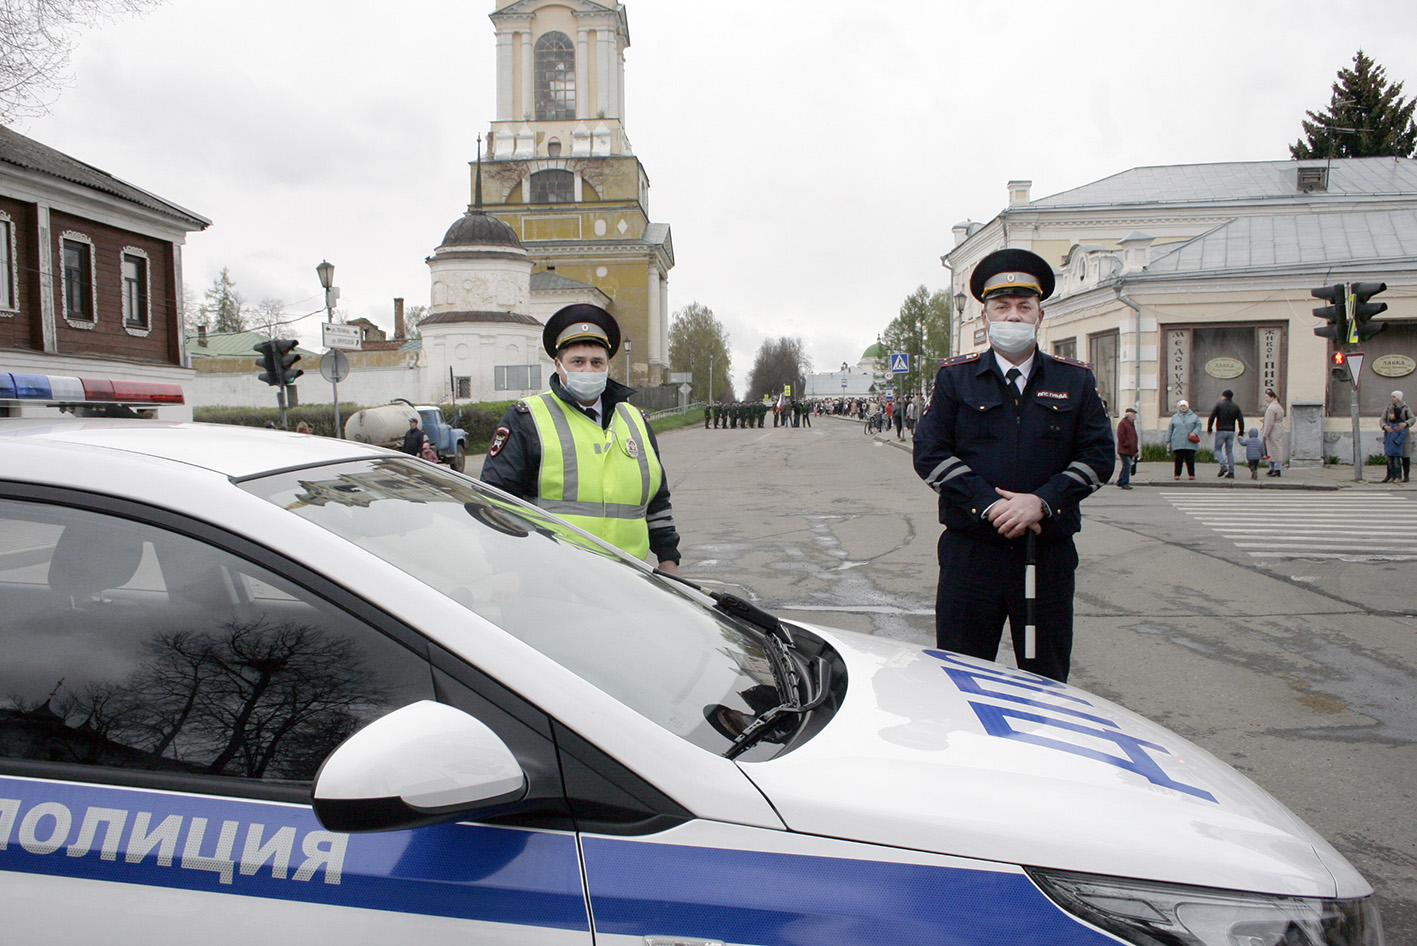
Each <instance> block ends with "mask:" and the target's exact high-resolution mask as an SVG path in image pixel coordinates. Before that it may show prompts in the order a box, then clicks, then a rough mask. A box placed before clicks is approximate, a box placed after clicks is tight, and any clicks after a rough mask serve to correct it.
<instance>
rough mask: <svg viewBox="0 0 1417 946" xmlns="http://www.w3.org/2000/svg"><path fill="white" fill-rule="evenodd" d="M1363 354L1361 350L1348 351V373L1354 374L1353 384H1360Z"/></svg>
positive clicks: (1355, 385)
mask: <svg viewBox="0 0 1417 946" xmlns="http://www.w3.org/2000/svg"><path fill="white" fill-rule="evenodd" d="M1363 355H1364V353H1363V352H1361V351H1350V352H1349V353H1348V373H1349V374H1351V375H1352V376H1353V386H1354V387H1355V388H1356V387H1357V386H1358V375H1359V373H1361V372H1362V370H1363Z"/></svg>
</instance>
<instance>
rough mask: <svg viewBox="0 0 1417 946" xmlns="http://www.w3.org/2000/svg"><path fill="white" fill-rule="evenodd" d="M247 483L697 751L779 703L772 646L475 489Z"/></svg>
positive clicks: (451, 481)
mask: <svg viewBox="0 0 1417 946" xmlns="http://www.w3.org/2000/svg"><path fill="white" fill-rule="evenodd" d="M241 485H242V487H243V488H244V489H246V490H248V491H250V492H251V493H253V494H255V495H258V496H261V497H262V498H264V499H267V500H269V501H270V502H273V503H275V504H277V505H279V506H281V507H283V508H285V509H287V510H289V511H290V512H292V513H294V514H295V515H297V516H300V517H301V518H303V519H308V520H309V521H310V522H313V523H315V524H316V525H318V526H320V527H322V528H324V529H328V530H329V531H330V532H332V533H334V534H335V535H338V536H340V537H341V538H343V539H346V540H348V541H349V542H351V543H353V544H355V545H357V546H359V547H360V548H362V549H365V550H366V551H368V552H370V553H372V554H374V555H377V556H378V557H379V558H381V559H383V560H384V561H386V562H388V563H389V564H391V565H393V566H394V567H396V568H398V569H400V570H402V571H404V572H407V573H408V574H410V575H412V576H414V577H415V578H417V579H418V580H420V581H422V582H424V583H425V584H427V585H429V586H430V587H432V588H434V589H435V590H437V591H439V592H441V593H442V594H445V595H447V596H448V597H450V598H452V599H453V600H455V601H457V602H458V603H459V604H461V605H463V606H464V607H466V608H467V609H468V610H470V611H474V612H476V613H477V614H479V615H481V616H482V617H484V618H486V619H487V620H488V621H490V622H492V623H493V624H496V625H497V626H499V627H501V628H503V629H504V630H506V631H507V632H508V633H509V634H512V635H513V636H515V637H517V638H518V639H520V640H522V641H524V642H526V643H527V644H529V645H531V646H532V647H534V648H536V649H537V650H539V651H540V652H541V653H543V654H545V655H546V656H548V657H550V658H551V659H552V660H555V661H556V662H557V663H559V664H561V665H562V666H563V667H565V668H567V669H568V670H571V671H573V672H574V673H576V674H578V675H579V676H581V677H582V678H584V679H586V680H588V681H589V682H591V683H592V684H594V685H595V686H597V687H599V688H600V689H601V690H604V691H605V692H606V693H608V694H610V695H611V696H613V697H615V698H616V699H617V700H619V701H620V702H622V703H624V704H625V705H627V706H629V707H631V708H632V709H634V710H635V711H637V712H639V713H640V714H642V715H644V716H645V717H647V718H649V719H651V720H653V721H654V722H656V723H658V724H659V725H660V726H663V727H664V728H665V729H668V730H669V731H670V732H673V733H675V734H677V735H679V736H682V737H683V738H685V739H687V740H689V741H691V742H693V743H694V744H695V745H699V746H702V747H704V748H706V749H710V750H711V751H715V752H722V751H724V750H725V748H726V747H727V746H728V745H730V744H731V742H732V739H733V737H734V736H736V735H737V734H738V732H741V731H742V729H743V728H744V726H746V725H747V723H748V722H750V721H751V718H752V717H753V716H754V715H756V714H757V713H759V712H761V711H762V710H764V709H766V708H768V707H770V706H773V705H776V704H777V703H778V702H780V699H779V695H778V690H777V686H776V684H775V682H774V674H773V669H772V658H771V657H770V656H769V654H768V652H767V650H766V649H765V647H764V643H763V640H762V638H761V636H760V635H758V634H757V633H755V632H753V631H750V630H748V629H746V628H744V627H742V626H741V625H739V624H738V623H737V622H735V621H733V620H732V619H730V618H728V617H727V616H725V615H723V614H721V613H720V612H718V611H716V610H714V609H713V608H712V607H710V606H708V605H706V604H705V603H703V602H701V601H700V600H699V599H698V598H697V597H696V596H695V595H694V594H693V593H692V592H690V591H689V590H687V589H682V590H680V589H678V588H677V587H673V586H670V585H669V583H666V582H662V581H660V580H659V579H656V578H654V577H653V576H652V575H651V574H649V573H648V572H647V571H645V570H644V569H643V568H639V567H637V566H636V565H635V564H633V563H632V562H631V561H630V560H629V559H627V558H626V557H625V556H624V555H623V554H621V553H620V552H618V551H616V550H614V549H611V548H609V547H607V546H605V545H602V544H601V543H600V542H598V541H596V540H595V539H592V538H590V537H588V536H586V535H585V534H583V533H581V532H578V531H576V530H575V529H574V528H572V527H571V526H568V525H566V524H565V523H563V522H561V521H559V520H557V519H555V518H552V517H550V516H548V515H547V514H545V513H544V512H542V511H541V510H539V509H536V508H535V507H532V506H528V505H526V504H525V503H522V502H519V501H517V500H514V499H509V498H508V497H506V496H504V495H502V494H500V493H498V492H496V491H494V490H492V489H490V488H488V487H485V486H482V485H481V484H479V483H477V482H476V481H474V480H470V479H468V478H466V477H462V476H458V475H457V474H454V473H451V472H448V471H446V470H443V469H442V468H440V467H437V466H434V465H432V464H429V463H426V462H422V461H418V460H411V459H404V458H398V457H390V458H379V459H372V460H364V461H358V462H347V463H340V464H334V465H328V466H320V467H314V468H308V469H301V470H294V471H286V472H281V473H276V474H272V475H269V476H264V477H260V478H257V479H250V480H246V481H244V482H243V483H242V484H241ZM776 751H777V750H776V749H768V750H763V751H761V752H754V753H753V756H752V757H757V758H761V757H764V756H768V755H772V754H774V753H775V752H776Z"/></svg>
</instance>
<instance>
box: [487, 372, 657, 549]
mask: <svg viewBox="0 0 1417 946" xmlns="http://www.w3.org/2000/svg"><path fill="white" fill-rule="evenodd" d="M551 393H552V394H554V395H556V397H558V398H560V399H561V400H562V401H564V402H565V403H566V404H568V405H570V408H571V409H572V410H579V411H581V412H582V413H585V409H584V408H583V407H581V405H580V404H579V403H578V402H577V401H576V399H575V398H573V397H572V396H571V395H570V394H569V393H568V392H567V391H566V389H565V388H564V387H562V386H561V379H560V377H559V376H557V375H555V374H553V375H552V376H551ZM634 393H635V389H634V388H630V387H626V386H625V385H623V384H621V383H620V382H618V381H614V380H607V381H606V382H605V393H604V394H602V395H601V399H600V405H599V406H600V410H601V413H600V426H601V427H602V428H604V427H605V424H606V418H607V417H610V416H612V415H613V414H614V413H615V405H617V404H619V403H620V402H621V401H624V400H626V399H627V398H628V397H629V396H630V395H631V394H634ZM645 431H646V433H647V434H648V436H649V442H650V446H651V447H653V448H654V452H655V455H656V456H658V455H659V442H658V441H657V440H656V439H655V436H654V430H653V428H651V427H650V426H649V424H648V423H646V424H645ZM660 474H661V475H660V483H659V489H658V490H657V491H656V492H655V494H654V496H653V497H651V499H650V501H649V508H648V510H647V511H646V513H645V522H646V525H647V526H648V527H649V548H650V551H651V552H653V553H654V554H655V555H656V556H657V558H658V560H659V561H661V562H677V561H679V532H678V531H677V530H676V529H675V526H674V509H673V506H672V505H671V504H670V502H669V475H668V474H667V473H665V472H664V464H663V462H661V463H660ZM540 475H541V438H540V437H539V436H538V435H537V432H536V421H534V420H532V417H531V414H530V412H529V409H528V408H527V407H526V406H525V405H523V404H522V403H521V402H518V403H517V404H515V405H513V406H512V408H511V409H510V410H508V411H507V413H506V414H505V415H503V417H502V425H501V426H500V427H498V428H497V432H496V434H495V435H494V436H493V438H492V444H491V446H490V447H488V448H487V459H485V460H484V461H483V463H482V475H481V480H482V482H484V483H486V484H488V485H489V486H495V487H497V488H498V489H500V490H503V491H504V492H508V493H511V494H512V495H513V496H516V497H517V498H519V499H525V500H532V499H535V498H536V495H537V490H538V486H537V484H538V483H539V482H540Z"/></svg>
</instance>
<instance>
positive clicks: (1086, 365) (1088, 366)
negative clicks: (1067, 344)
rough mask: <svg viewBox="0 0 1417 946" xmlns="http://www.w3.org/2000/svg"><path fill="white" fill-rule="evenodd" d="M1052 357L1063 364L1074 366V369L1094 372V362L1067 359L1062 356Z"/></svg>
mask: <svg viewBox="0 0 1417 946" xmlns="http://www.w3.org/2000/svg"><path fill="white" fill-rule="evenodd" d="M1051 357H1052V358H1053V360H1054V361H1061V362H1062V363H1063V364H1065V365H1072V366H1073V367H1074V368H1086V369H1087V370H1088V371H1091V370H1092V362H1090V361H1078V360H1077V359H1076V358H1065V357H1063V356H1062V355H1053V356H1051Z"/></svg>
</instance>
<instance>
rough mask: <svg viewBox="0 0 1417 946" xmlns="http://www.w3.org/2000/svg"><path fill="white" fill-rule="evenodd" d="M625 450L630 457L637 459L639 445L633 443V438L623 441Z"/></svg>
mask: <svg viewBox="0 0 1417 946" xmlns="http://www.w3.org/2000/svg"><path fill="white" fill-rule="evenodd" d="M625 452H626V453H628V454H629V455H630V459H632V460H633V459H638V458H639V455H640V445H639V444H637V443H635V441H634V438H633V437H632V438H630V439H629V440H626V441H625Z"/></svg>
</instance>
